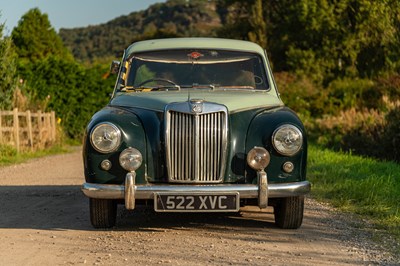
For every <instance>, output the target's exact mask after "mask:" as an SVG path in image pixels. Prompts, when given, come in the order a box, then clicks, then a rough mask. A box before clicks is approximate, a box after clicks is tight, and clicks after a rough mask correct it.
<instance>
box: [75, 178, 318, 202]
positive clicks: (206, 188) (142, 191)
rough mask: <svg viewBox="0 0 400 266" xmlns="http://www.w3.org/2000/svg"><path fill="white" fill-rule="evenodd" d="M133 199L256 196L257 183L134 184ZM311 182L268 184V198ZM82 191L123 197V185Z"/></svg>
mask: <svg viewBox="0 0 400 266" xmlns="http://www.w3.org/2000/svg"><path fill="white" fill-rule="evenodd" d="M134 189H135V193H134V195H135V199H154V193H158V192H174V193H175V192H185V193H188V192H193V193H198V192H207V193H221V192H239V195H240V198H241V199H248V198H257V197H258V193H259V192H258V191H259V189H258V185H251V184H215V185H161V184H160V185H136V186H134ZM310 190H311V184H310V182H308V181H301V182H295V183H281V184H268V198H283V197H294V196H302V195H305V194H307V193H309V192H310ZM82 192H83V193H84V194H85V196H87V197H89V198H95V199H124V196H125V186H124V185H109V184H94V183H84V184H83V185H82Z"/></svg>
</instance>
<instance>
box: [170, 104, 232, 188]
mask: <svg viewBox="0 0 400 266" xmlns="http://www.w3.org/2000/svg"><path fill="white" fill-rule="evenodd" d="M168 112H169V113H168V116H167V117H168V119H167V128H168V130H167V134H166V144H167V149H166V150H167V168H168V174H169V181H170V182H189V183H191V182H193V183H195V182H199V183H215V182H221V181H222V178H223V174H224V170H225V168H224V165H223V164H224V162H223V158H224V156H223V155H224V154H225V149H226V120H227V117H226V113H225V112H211V113H204V114H196V115H195V114H190V113H183V112H177V111H168Z"/></svg>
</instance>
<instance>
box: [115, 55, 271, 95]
mask: <svg viewBox="0 0 400 266" xmlns="http://www.w3.org/2000/svg"><path fill="white" fill-rule="evenodd" d="M127 88H132V89H140V88H176V89H181V88H211V89H215V88H223V89H255V90H267V89H268V88H269V86H268V82H267V79H266V75H265V69H264V64H263V61H262V59H261V57H260V56H259V55H256V54H252V53H245V52H233V51H223V50H172V51H171V50H168V51H152V52H147V53H140V54H135V55H134V56H133V57H131V58H130V59H129V64H128V69H127V78H126V80H123V86H122V90H124V89H127Z"/></svg>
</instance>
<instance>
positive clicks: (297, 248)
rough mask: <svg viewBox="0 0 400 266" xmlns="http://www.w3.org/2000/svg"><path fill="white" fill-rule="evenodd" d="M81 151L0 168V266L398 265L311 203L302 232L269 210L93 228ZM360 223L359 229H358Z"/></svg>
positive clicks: (145, 217) (123, 215) (152, 217)
mask: <svg viewBox="0 0 400 266" xmlns="http://www.w3.org/2000/svg"><path fill="white" fill-rule="evenodd" d="M82 182H83V170H82V160H81V154H80V151H77V152H74V153H71V154H66V155H57V156H51V157H46V158H42V159H37V160H33V161H30V162H28V163H24V164H21V165H16V166H10V167H5V168H0V215H1V216H0V265H80V264H86V265H155V264H157V265H158V264H162V265H163V264H168V265H243V264H248V265H375V264H379V265H398V264H400V262H399V261H396V259H393V258H391V257H390V256H388V255H387V254H384V253H383V252H382V251H381V250H380V249H379V247H377V246H376V244H374V243H373V242H370V240H369V239H370V237H371V236H370V234H369V233H368V232H367V231H365V230H361V229H358V228H359V227H361V228H362V227H364V226H362V225H361V224H360V223H361V222H360V221H357V220H354V219H349V217H348V216H345V215H341V214H339V213H336V212H335V211H333V210H332V209H331V208H329V207H326V206H324V205H321V204H318V203H316V202H315V201H313V200H311V199H307V201H306V212H305V219H304V222H303V226H302V227H301V228H300V229H299V230H282V229H279V228H277V227H275V225H274V224H273V215H272V214H271V212H269V211H268V212H267V213H259V212H252V211H256V210H250V211H249V212H245V213H243V214H242V215H233V216H232V215H220V214H217V215H215V214H207V215H204V214H185V215H182V214H155V213H153V212H152V211H149V210H138V211H135V212H126V211H124V210H123V209H122V208H120V209H119V213H118V218H117V219H118V221H117V226H116V228H114V229H113V230H94V229H93V228H92V227H91V225H90V221H89V213H88V201H87V199H86V198H85V197H84V196H83V195H82V193H81V192H80V184H81V183H82ZM360 225H361V226H360Z"/></svg>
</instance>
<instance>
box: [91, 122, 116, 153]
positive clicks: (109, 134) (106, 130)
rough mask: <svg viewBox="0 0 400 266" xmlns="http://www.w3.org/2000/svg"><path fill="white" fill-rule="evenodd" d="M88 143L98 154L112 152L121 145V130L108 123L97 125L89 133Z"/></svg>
mask: <svg viewBox="0 0 400 266" xmlns="http://www.w3.org/2000/svg"><path fill="white" fill-rule="evenodd" d="M90 143H91V144H92V147H93V148H94V149H95V150H96V151H98V152H100V153H111V152H114V151H116V150H117V149H118V148H119V146H120V144H121V130H120V129H119V128H118V127H117V126H116V125H114V124H112V123H109V122H102V123H99V124H97V125H96V126H95V127H94V128H93V129H92V130H91V132H90Z"/></svg>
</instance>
